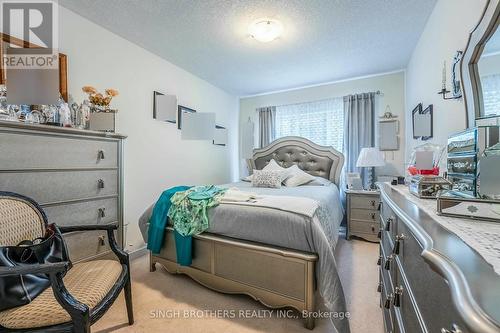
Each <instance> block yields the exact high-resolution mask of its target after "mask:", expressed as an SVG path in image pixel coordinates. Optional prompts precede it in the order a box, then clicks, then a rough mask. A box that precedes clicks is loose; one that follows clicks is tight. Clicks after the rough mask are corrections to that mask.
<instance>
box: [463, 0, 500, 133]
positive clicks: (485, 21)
mask: <svg viewBox="0 0 500 333" xmlns="http://www.w3.org/2000/svg"><path fill="white" fill-rule="evenodd" d="M499 23H500V0H490V1H488V3H487V6H486V7H485V9H484V12H483V15H482V17H481V20H480V22H479V23H478V25H477V26H476V28H475V29H474V31H473V32H472V33H471V34H470V36H469V41H468V43H467V47H466V49H465V52H464V56H463V59H462V63H461V74H462V80H463V86H464V92H463V97H464V101H465V105H466V123H467V127H473V126H478V125H500V31H498V29H497V28H498V25H499Z"/></svg>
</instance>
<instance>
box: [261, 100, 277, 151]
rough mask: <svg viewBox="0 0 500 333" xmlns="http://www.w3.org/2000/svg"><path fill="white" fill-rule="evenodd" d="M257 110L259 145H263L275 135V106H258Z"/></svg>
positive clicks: (268, 142) (269, 141)
mask: <svg viewBox="0 0 500 333" xmlns="http://www.w3.org/2000/svg"><path fill="white" fill-rule="evenodd" d="M257 111H258V112H259V147H260V148H262V147H265V146H267V145H268V144H270V143H271V142H273V141H274V139H275V135H276V129H275V126H276V107H275V106H267V107H263V108H258V109H257Z"/></svg>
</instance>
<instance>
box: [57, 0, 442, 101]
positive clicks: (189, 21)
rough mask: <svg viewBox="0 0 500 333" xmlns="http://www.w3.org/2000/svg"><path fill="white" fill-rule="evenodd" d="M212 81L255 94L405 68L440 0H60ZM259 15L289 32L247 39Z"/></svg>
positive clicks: (222, 85) (241, 91)
mask: <svg viewBox="0 0 500 333" xmlns="http://www.w3.org/2000/svg"><path fill="white" fill-rule="evenodd" d="M59 3H60V4H61V5H62V6H64V7H66V8H68V9H70V10H72V11H74V12H76V13H78V14H80V15H82V16H84V17H86V18H88V19H89V20H91V21H94V22H96V23H98V24H99V25H101V26H103V27H105V28H107V29H109V30H111V31H113V32H114V33H116V34H118V35H120V36H122V37H124V38H126V39H128V40H130V41H132V42H134V43H136V44H138V45H140V46H142V47H144V48H145V49H147V50H149V51H151V52H153V53H155V54H157V55H159V56H161V57H163V58H164V59H166V60H168V61H170V62H172V63H174V64H176V65H177V66H179V67H182V68H184V69H186V70H188V71H189V72H191V73H193V74H195V75H197V76H199V77H201V78H203V79H205V80H207V81H209V82H211V83H212V84H214V85H216V86H218V87H220V88H222V89H224V90H226V91H228V92H230V93H233V94H237V95H251V94H257V93H261V92H268V91H274V90H280V89H287V88H294V87H299V86H304V85H311V84H318V83H323V82H328V81H334V80H341V79H345V78H351V77H356V76H363V75H369V74H374V73H381V72H387V71H392V70H397V69H401V68H405V67H406V65H407V63H408V61H409V58H410V55H411V53H412V51H413V49H414V47H415V45H416V43H417V41H418V38H419V37H420V34H421V32H422V30H423V28H424V26H425V22H426V20H427V18H428V16H429V15H430V13H431V11H432V9H433V7H434V5H435V3H436V0H418V1H415V0H247V1H245V0H59ZM260 17H273V18H276V19H279V20H280V21H281V22H282V23H283V25H284V29H285V31H284V34H283V36H282V37H281V38H280V39H278V40H276V41H273V42H271V43H268V44H263V43H259V42H257V41H256V40H254V39H252V38H251V37H249V36H248V35H247V26H248V24H249V23H250V22H252V21H253V20H255V19H258V18H260Z"/></svg>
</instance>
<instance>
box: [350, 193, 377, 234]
mask: <svg viewBox="0 0 500 333" xmlns="http://www.w3.org/2000/svg"><path fill="white" fill-rule="evenodd" d="M346 195H347V230H346V239H350V238H351V236H357V237H361V238H363V239H366V240H368V241H370V242H378V241H379V239H378V232H379V229H380V222H379V209H380V193H379V192H378V191H364V190H346Z"/></svg>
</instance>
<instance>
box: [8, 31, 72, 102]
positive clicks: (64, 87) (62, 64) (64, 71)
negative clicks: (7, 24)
mask: <svg viewBox="0 0 500 333" xmlns="http://www.w3.org/2000/svg"><path fill="white" fill-rule="evenodd" d="M0 38H1V39H0V59H3V55H4V52H5V51H6V50H7V47H8V44H9V43H10V44H14V45H17V46H20V47H26V48H37V46H36V45H33V44H30V43H28V42H25V41H23V40H21V39H18V38H15V37H11V36H9V35H7V34H4V33H0ZM6 82H7V70H6V69H5V68H4V67H3V61H0V85H3V84H5V83H6ZM59 92H60V93H61V96H62V98H63V99H64V100H65V101H66V102H67V101H68V58H67V56H66V55H65V54H63V53H59ZM7 93H8V92H7Z"/></svg>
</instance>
